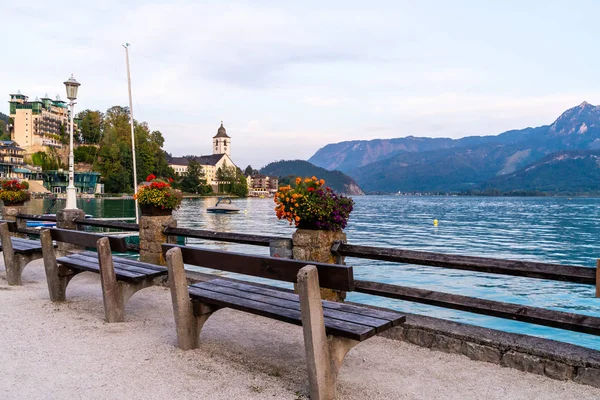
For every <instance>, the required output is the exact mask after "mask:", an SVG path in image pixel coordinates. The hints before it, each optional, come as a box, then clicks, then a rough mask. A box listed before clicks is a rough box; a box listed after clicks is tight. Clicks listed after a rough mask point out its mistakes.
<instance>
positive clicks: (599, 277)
mask: <svg viewBox="0 0 600 400" xmlns="http://www.w3.org/2000/svg"><path fill="white" fill-rule="evenodd" d="M596 297H598V298H600V258H599V259H597V260H596Z"/></svg>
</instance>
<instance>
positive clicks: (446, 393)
mask: <svg viewBox="0 0 600 400" xmlns="http://www.w3.org/2000/svg"><path fill="white" fill-rule="evenodd" d="M74 280H75V281H77V282H78V283H77V284H76V285H70V286H69V288H68V298H69V301H67V302H66V303H64V304H53V303H51V302H50V301H49V300H48V292H47V287H46V282H45V277H44V272H43V264H42V262H41V260H38V261H35V262H33V263H32V264H30V265H29V266H28V267H27V268H26V269H25V271H24V274H23V283H24V286H22V287H16V286H14V287H9V286H8V285H7V283H6V279H5V272H4V267H3V266H2V268H0V305H1V307H0V324H1V326H2V334H1V335H0V376H1V377H2V385H0V398H2V399H7V400H8V399H63V398H71V399H78V398H85V399H117V398H128V399H165V398H169V399H192V398H199V399H267V398H268V399H305V398H307V397H306V396H307V395H306V393H307V381H306V370H305V368H306V367H305V362H304V349H303V340H302V330H301V329H300V328H299V327H296V326H292V325H289V324H285V323H280V322H277V321H274V320H270V319H267V318H261V317H257V316H252V315H249V314H246V313H241V312H236V311H232V310H223V311H220V312H219V313H218V314H216V315H215V316H214V317H212V318H211V319H210V320H209V321H208V323H207V324H206V326H205V328H204V329H203V331H202V344H201V347H200V349H198V350H193V351H187V352H183V351H181V350H178V349H177V348H176V347H175V342H176V337H175V328H174V322H173V313H172V308H171V299H170V293H169V291H168V289H167V288H164V287H153V288H149V289H146V290H144V291H142V292H140V293H138V294H136V295H135V296H134V297H133V298H132V299H131V301H130V302H129V303H128V306H127V313H126V322H125V323H117V324H107V323H105V322H104V321H103V317H104V311H103V306H102V295H101V289H100V283H99V281H98V275H97V274H81V275H80V276H77V277H75V278H74ZM240 320H243V323H236V321H240ZM266 332H268V335H267V334H265V333H266ZM339 395H340V396H339V398H340V399H369V400H372V399H457V400H458V399H461V400H465V399H483V398H485V399H505V400H506V399H571V398H577V399H580V400H582V399H598V398H600V389H597V388H593V387H590V386H585V385H580V384H577V383H573V382H560V381H556V380H552V379H549V378H545V377H542V376H538V375H533V374H528V373H524V372H520V371H517V370H513V369H509V368H502V367H500V366H498V365H494V364H488V363H483V362H476V361H472V360H469V359H468V358H466V357H464V356H460V355H455V354H446V353H441V352H436V351H431V350H428V349H425V348H420V347H417V346H413V345H410V344H407V343H404V342H398V341H394V340H389V339H384V338H374V339H372V340H369V341H367V342H365V343H362V344H360V345H359V346H357V347H356V348H354V349H353V350H352V351H351V352H350V353H349V354H348V356H347V357H346V360H345V362H344V368H342V370H341V375H340V379H339Z"/></svg>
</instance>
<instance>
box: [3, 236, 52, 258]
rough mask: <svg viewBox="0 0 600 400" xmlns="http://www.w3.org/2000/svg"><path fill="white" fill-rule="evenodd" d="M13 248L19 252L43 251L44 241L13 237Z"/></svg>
mask: <svg viewBox="0 0 600 400" xmlns="http://www.w3.org/2000/svg"><path fill="white" fill-rule="evenodd" d="M11 242H12V246H13V250H14V251H15V252H17V253H23V254H28V253H35V252H37V251H42V243H41V242H40V241H39V240H29V239H22V238H15V237H13V238H11ZM0 248H1V246H0Z"/></svg>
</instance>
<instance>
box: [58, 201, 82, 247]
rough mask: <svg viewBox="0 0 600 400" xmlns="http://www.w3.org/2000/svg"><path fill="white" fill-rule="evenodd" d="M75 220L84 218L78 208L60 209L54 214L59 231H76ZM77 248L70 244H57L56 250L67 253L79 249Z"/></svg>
mask: <svg viewBox="0 0 600 400" xmlns="http://www.w3.org/2000/svg"><path fill="white" fill-rule="evenodd" d="M77 218H85V213H84V212H83V210H80V209H78V208H72V209H62V210H58V211H57V212H56V227H57V228H61V229H71V230H73V231H76V230H77V224H76V223H75V220H76V219H77ZM79 248H80V247H79V246H76V245H74V244H70V243H64V242H58V246H57V250H58V251H59V252H63V254H64V252H67V251H72V250H75V249H79Z"/></svg>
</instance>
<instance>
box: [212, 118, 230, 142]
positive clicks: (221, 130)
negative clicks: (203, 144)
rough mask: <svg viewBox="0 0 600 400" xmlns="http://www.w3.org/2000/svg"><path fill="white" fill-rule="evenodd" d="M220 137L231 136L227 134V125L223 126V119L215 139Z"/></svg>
mask: <svg viewBox="0 0 600 400" xmlns="http://www.w3.org/2000/svg"><path fill="white" fill-rule="evenodd" d="M219 137H224V138H228V137H229V136H227V131H226V130H225V127H224V126H223V121H221V127H220V128H219V130H217V134H216V135H215V136H213V139H214V138H219Z"/></svg>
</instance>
